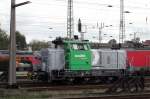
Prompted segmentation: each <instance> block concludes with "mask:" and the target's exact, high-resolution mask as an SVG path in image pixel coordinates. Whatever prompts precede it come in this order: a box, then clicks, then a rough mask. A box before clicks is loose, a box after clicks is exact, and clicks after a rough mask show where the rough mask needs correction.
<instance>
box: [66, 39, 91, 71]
mask: <svg viewBox="0 0 150 99" xmlns="http://www.w3.org/2000/svg"><path fill="white" fill-rule="evenodd" d="M64 47H65V60H66V69H69V70H91V48H90V46H89V43H88V42H87V41H64Z"/></svg>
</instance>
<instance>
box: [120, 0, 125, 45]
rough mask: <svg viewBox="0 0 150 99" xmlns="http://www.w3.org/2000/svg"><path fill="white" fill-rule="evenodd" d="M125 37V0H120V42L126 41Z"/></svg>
mask: <svg viewBox="0 0 150 99" xmlns="http://www.w3.org/2000/svg"><path fill="white" fill-rule="evenodd" d="M124 39H125V15H124V0H120V28H119V43H124Z"/></svg>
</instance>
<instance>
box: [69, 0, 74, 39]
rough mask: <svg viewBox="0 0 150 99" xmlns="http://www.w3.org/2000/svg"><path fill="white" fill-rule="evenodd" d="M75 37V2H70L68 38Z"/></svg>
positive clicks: (70, 0) (71, 0)
mask: <svg viewBox="0 0 150 99" xmlns="http://www.w3.org/2000/svg"><path fill="white" fill-rule="evenodd" d="M73 35H74V18H73V0H68V13H67V37H68V38H69V39H71V38H72V37H73Z"/></svg>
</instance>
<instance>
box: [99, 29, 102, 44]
mask: <svg viewBox="0 0 150 99" xmlns="http://www.w3.org/2000/svg"><path fill="white" fill-rule="evenodd" d="M101 34H102V32H101V28H100V27H99V43H101V40H102V35H101Z"/></svg>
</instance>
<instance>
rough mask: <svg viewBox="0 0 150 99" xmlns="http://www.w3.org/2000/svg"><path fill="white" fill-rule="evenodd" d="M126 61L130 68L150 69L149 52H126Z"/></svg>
mask: <svg viewBox="0 0 150 99" xmlns="http://www.w3.org/2000/svg"><path fill="white" fill-rule="evenodd" d="M127 58H128V59H127V60H128V64H129V66H132V67H150V50H130V51H127Z"/></svg>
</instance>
